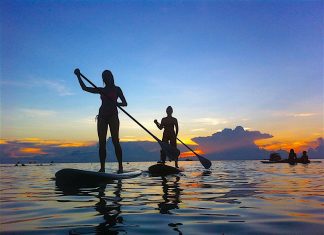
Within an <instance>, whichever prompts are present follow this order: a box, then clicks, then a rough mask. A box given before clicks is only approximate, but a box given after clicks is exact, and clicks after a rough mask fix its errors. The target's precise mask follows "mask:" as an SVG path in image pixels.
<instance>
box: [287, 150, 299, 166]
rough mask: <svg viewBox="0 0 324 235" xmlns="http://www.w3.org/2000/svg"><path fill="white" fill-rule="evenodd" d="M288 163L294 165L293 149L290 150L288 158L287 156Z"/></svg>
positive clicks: (295, 158) (295, 159)
mask: <svg viewBox="0 0 324 235" xmlns="http://www.w3.org/2000/svg"><path fill="white" fill-rule="evenodd" d="M288 162H289V163H296V162H297V155H296V153H295V151H294V150H293V149H290V152H289V156H288Z"/></svg>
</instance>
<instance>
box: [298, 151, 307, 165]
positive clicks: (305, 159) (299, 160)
mask: <svg viewBox="0 0 324 235" xmlns="http://www.w3.org/2000/svg"><path fill="white" fill-rule="evenodd" d="M298 162H301V163H310V161H309V159H308V155H307V152H306V151H303V155H302V156H301V157H300V158H299V159H298Z"/></svg>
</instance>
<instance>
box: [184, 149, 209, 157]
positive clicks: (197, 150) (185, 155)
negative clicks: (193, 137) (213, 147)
mask: <svg viewBox="0 0 324 235" xmlns="http://www.w3.org/2000/svg"><path fill="white" fill-rule="evenodd" d="M194 151H195V152H196V153H197V154H200V155H203V154H204V151H202V150H201V149H196V150H194ZM194 156H195V154H194V153H193V152H191V151H188V152H182V153H181V154H180V156H179V158H188V157H194Z"/></svg>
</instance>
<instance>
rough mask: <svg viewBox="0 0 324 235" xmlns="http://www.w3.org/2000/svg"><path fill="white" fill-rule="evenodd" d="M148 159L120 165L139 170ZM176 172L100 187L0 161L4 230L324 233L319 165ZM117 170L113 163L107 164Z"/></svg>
mask: <svg viewBox="0 0 324 235" xmlns="http://www.w3.org/2000/svg"><path fill="white" fill-rule="evenodd" d="M152 164H153V163H148V162H145V163H143V162H140V163H129V164H125V169H128V170H129V169H141V170H143V171H145V170H147V168H148V167H149V166H150V165H152ZM180 165H181V166H182V167H183V168H184V170H185V171H184V172H183V174H181V175H177V176H168V177H151V176H149V175H148V173H146V172H144V173H143V175H141V176H139V177H137V178H133V179H125V180H120V181H113V182H112V183H109V184H107V185H105V186H102V187H96V188H75V189H70V190H66V189H60V188H58V187H56V185H55V180H54V179H53V177H54V174H55V172H56V171H58V170H60V169H62V168H78V169H88V170H89V169H92V170H96V169H97V168H98V164H94V163H93V164H90V163H79V164H54V165H48V166H25V167H14V166H11V165H10V166H9V165H1V168H0V170H1V191H0V199H1V201H0V205H1V208H0V216H1V217H0V230H1V233H3V234H27V235H28V234H131V235H132V234H324V209H323V208H324V207H323V205H324V197H323V196H324V182H323V176H324V167H323V163H313V164H309V165H302V164H299V165H296V166H291V165H289V164H262V163H260V162H259V161H215V162H213V167H212V169H211V170H204V169H203V167H202V166H201V165H200V164H199V162H180ZM108 166H110V167H111V168H110V169H108V170H107V171H109V170H111V171H116V169H117V165H116V164H115V163H108Z"/></svg>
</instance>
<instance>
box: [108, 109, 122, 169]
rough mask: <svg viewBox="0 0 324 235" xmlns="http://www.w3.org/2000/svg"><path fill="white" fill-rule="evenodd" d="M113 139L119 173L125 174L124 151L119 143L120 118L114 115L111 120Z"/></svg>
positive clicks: (110, 126)
mask: <svg viewBox="0 0 324 235" xmlns="http://www.w3.org/2000/svg"><path fill="white" fill-rule="evenodd" d="M109 128H110V134H111V139H112V142H113V144H114V147H115V154H116V158H117V161H118V172H119V173H122V172H123V151H122V148H121V146H120V143H119V118H118V116H117V115H114V116H113V117H111V118H110V119H109Z"/></svg>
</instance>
